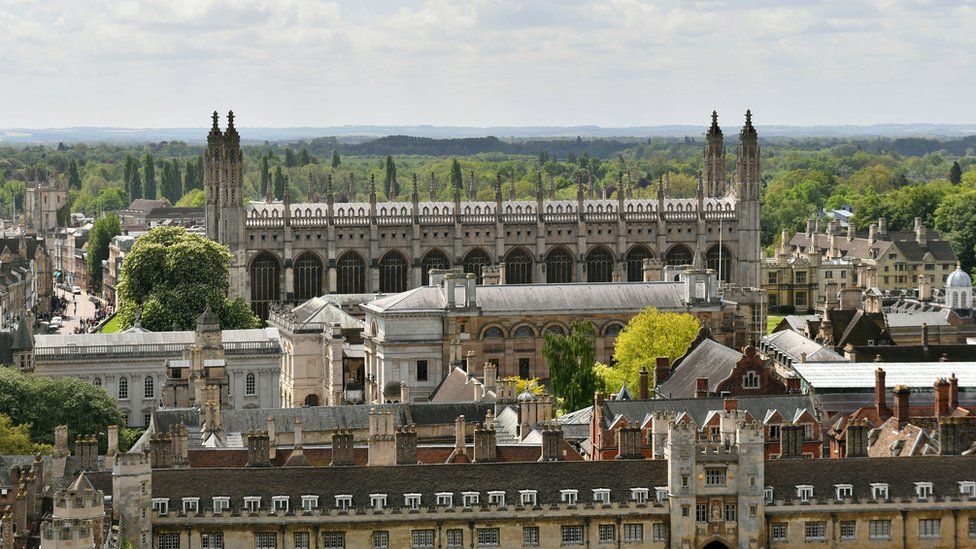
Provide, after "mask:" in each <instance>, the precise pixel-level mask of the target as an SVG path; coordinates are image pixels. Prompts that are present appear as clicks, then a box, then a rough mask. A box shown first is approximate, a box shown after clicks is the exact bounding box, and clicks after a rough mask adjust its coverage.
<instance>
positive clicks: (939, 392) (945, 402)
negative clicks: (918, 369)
mask: <svg viewBox="0 0 976 549" xmlns="http://www.w3.org/2000/svg"><path fill="white" fill-rule="evenodd" d="M951 390H952V388H951V386H950V385H949V381H948V380H946V378H944V377H940V378H939V379H937V380H935V415H936V416H938V417H945V416H948V415H950V414H951V413H952V408H951V407H950V406H949V400H950V396H949V393H950V392H951Z"/></svg>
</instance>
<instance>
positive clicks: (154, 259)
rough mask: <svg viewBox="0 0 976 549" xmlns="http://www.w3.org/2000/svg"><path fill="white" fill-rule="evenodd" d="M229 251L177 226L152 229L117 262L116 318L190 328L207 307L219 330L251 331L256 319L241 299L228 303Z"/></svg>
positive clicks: (153, 326) (154, 325)
mask: <svg viewBox="0 0 976 549" xmlns="http://www.w3.org/2000/svg"><path fill="white" fill-rule="evenodd" d="M229 265H230V252H229V251H228V250H227V247H226V246H223V245H221V244H219V243H217V242H214V241H212V240H210V239H208V238H207V237H205V236H202V235H198V234H191V233H188V232H187V231H186V230H185V229H183V228H181V227H157V228H155V229H152V230H151V231H149V232H148V233H146V234H145V235H143V236H142V237H140V238H139V240H137V241H136V242H135V244H133V245H132V251H131V252H129V254H128V255H127V256H126V257H125V261H123V262H122V271H121V273H120V275H119V285H118V290H117V294H118V299H119V313H118V314H119V318H120V321H121V323H122V325H123V326H126V327H128V326H131V325H132V322H133V320H134V319H135V313H136V311H139V312H140V313H141V315H142V325H143V326H145V327H146V328H147V329H149V330H153V331H166V330H171V329H173V327H174V326H176V329H178V330H191V329H193V328H194V326H195V325H196V319H197V316H199V315H200V313H201V312H203V309H204V307H209V308H210V310H211V311H213V312H214V313H215V314H216V315H217V317H218V318H220V324H221V327H222V328H224V329H237V328H254V327H257V326H258V325H259V324H260V321H259V320H258V319H257V317H255V316H254V315H253V314H252V313H251V309H250V307H249V306H248V304H247V303H246V302H244V301H243V300H242V299H240V298H238V299H234V300H231V299H228V298H227V290H228V288H229V285H230V282H229V280H230V278H229V277H230V274H229Z"/></svg>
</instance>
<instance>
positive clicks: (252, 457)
mask: <svg viewBox="0 0 976 549" xmlns="http://www.w3.org/2000/svg"><path fill="white" fill-rule="evenodd" d="M268 441H269V437H268V432H267V431H250V432H249V433H247V466H248V467H270V466H271V460H270V459H269V458H270V454H269V453H268V446H269V445H270V444H269V442H268Z"/></svg>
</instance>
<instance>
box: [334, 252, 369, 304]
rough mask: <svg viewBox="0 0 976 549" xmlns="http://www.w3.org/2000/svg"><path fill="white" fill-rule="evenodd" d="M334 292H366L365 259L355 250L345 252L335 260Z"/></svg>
mask: <svg viewBox="0 0 976 549" xmlns="http://www.w3.org/2000/svg"><path fill="white" fill-rule="evenodd" d="M336 277H337V278H336V292H338V293H340V294H364V293H366V261H365V260H363V256H361V255H359V254H357V253H356V252H346V253H344V254H342V255H341V256H339V259H338V260H337V261H336Z"/></svg>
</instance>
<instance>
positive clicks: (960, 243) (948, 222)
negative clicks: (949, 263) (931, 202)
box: [935, 190, 976, 272]
mask: <svg viewBox="0 0 976 549" xmlns="http://www.w3.org/2000/svg"><path fill="white" fill-rule="evenodd" d="M974 219H976V191H973V190H967V191H962V192H957V193H950V194H948V195H946V197H945V199H944V200H943V201H942V203H941V204H939V207H938V208H936V210H935V228H936V229H938V231H939V232H940V233H942V238H945V239H948V240H949V242H951V243H952V248H953V249H954V250H955V251H956V256H957V257H958V258H959V262H960V263H961V264H962V268H963V270H965V271H966V272H971V271H972V270H973V267H974V266H976V225H974V224H973V220H974Z"/></svg>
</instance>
